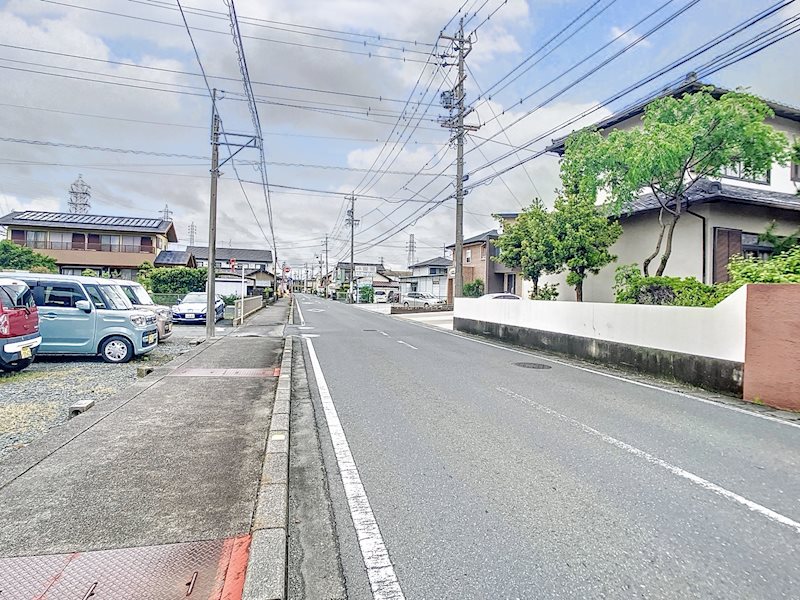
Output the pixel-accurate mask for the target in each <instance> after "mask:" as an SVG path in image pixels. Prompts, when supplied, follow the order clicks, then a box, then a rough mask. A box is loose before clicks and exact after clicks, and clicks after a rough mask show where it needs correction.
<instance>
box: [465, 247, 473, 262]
mask: <svg viewBox="0 0 800 600" xmlns="http://www.w3.org/2000/svg"><path fill="white" fill-rule="evenodd" d="M464 256H466V259H465V260H464V262H467V263H471V262H472V248H467V249H466V250H465V251H464Z"/></svg>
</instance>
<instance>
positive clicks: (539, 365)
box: [514, 362, 552, 369]
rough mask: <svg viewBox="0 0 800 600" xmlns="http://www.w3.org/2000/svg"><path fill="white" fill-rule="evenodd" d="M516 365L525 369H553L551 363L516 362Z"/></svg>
mask: <svg viewBox="0 0 800 600" xmlns="http://www.w3.org/2000/svg"><path fill="white" fill-rule="evenodd" d="M514 366H515V367H522V368H523V369H552V367H551V366H550V365H544V364H542V363H534V362H518V363H514Z"/></svg>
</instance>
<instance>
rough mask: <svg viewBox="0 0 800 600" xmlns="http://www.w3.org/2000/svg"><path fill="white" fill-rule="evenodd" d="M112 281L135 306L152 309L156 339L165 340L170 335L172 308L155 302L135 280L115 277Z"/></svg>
mask: <svg viewBox="0 0 800 600" xmlns="http://www.w3.org/2000/svg"><path fill="white" fill-rule="evenodd" d="M114 283H116V284H117V285H119V286H120V287H121V288H122V291H123V292H125V295H126V296H127V297H128V300H130V301H131V304H133V305H134V306H135V307H136V308H141V309H142V310H150V311H153V312H154V313H155V315H156V318H157V319H158V321H157V322H156V325H157V326H158V341H161V340H165V339H167V338H168V337H169V336H171V335H172V309H171V308H170V307H169V306H163V305H161V304H156V303H155V302H153V299H152V298H151V297H150V294H148V293H147V290H146V289H144V286H143V285H142V284H141V283H139V282H137V281H128V280H125V279H115V280H114Z"/></svg>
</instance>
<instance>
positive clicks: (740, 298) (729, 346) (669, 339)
mask: <svg viewBox="0 0 800 600" xmlns="http://www.w3.org/2000/svg"><path fill="white" fill-rule="evenodd" d="M746 308H747V288H746V286H744V287H742V288H740V289H739V290H737V291H736V292H735V293H734V294H732V295H731V296H729V297H728V298H726V299H725V300H724V301H722V302H720V303H719V304H718V305H717V306H715V307H714V308H694V307H684V306H646V305H639V304H605V303H599V302H551V301H541V300H493V299H485V300H484V299H481V298H456V299H455V312H454V317H455V318H457V319H459V318H460V319H472V320H475V321H484V322H488V323H500V324H503V325H513V326H516V327H525V328H528V329H536V330H540V331H551V332H555V333H563V334H567V335H574V336H578V337H583V338H591V339H597V340H604V341H608V342H617V343H620V344H630V345H632V346H644V347H647V348H657V349H659V350H667V351H672V352H680V353H683V354H693V355H696V356H708V357H711V358H718V359H722V360H730V361H735V362H740V363H743V362H744V349H745V315H746Z"/></svg>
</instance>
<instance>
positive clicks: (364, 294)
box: [358, 285, 375, 304]
mask: <svg viewBox="0 0 800 600" xmlns="http://www.w3.org/2000/svg"><path fill="white" fill-rule="evenodd" d="M358 295H359V299H360V300H361V302H367V303H370V304H371V303H372V302H373V301H374V300H375V288H373V287H372V286H371V285H370V286H366V287H362V288H358Z"/></svg>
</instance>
